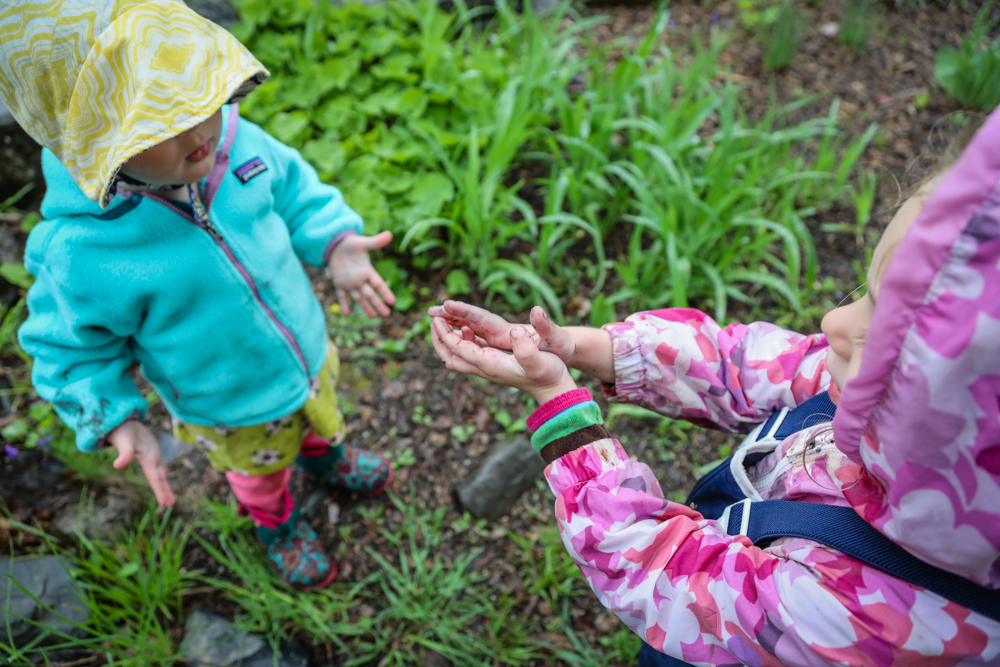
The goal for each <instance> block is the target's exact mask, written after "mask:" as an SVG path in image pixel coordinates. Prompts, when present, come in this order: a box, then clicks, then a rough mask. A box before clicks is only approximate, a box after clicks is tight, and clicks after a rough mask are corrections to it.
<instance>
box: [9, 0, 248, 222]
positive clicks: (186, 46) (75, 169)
mask: <svg viewBox="0 0 1000 667" xmlns="http://www.w3.org/2000/svg"><path fill="white" fill-rule="evenodd" d="M267 76H268V72H267V70H266V69H264V66H263V65H261V64H260V62H258V61H257V59H256V58H254V57H253V54H251V53H250V52H249V51H248V50H247V49H246V47H244V46H243V45H242V44H240V42H239V41H237V39H236V38H235V37H233V36H232V35H230V34H229V33H228V32H226V31H225V30H223V29H222V28H220V27H219V26H217V25H215V24H214V23H212V22H211V21H208V20H207V19H204V18H202V17H201V16H199V15H198V14H195V13H194V12H193V11H191V10H190V9H188V8H187V6H186V5H184V4H183V3H181V2H179V1H178V0H13V1H11V0H3V2H2V3H0V98H3V101H4V102H5V103H6V104H7V107H8V108H9V109H10V112H11V113H12V114H13V116H14V118H15V119H16V120H17V122H18V123H19V124H20V125H21V127H23V128H24V129H25V130H26V131H27V132H28V134H30V135H31V136H32V137H33V138H34V139H35V140H36V141H38V142H39V143H40V144H42V145H43V146H45V147H46V148H48V149H49V150H51V151H52V152H53V153H55V155H56V157H58V158H59V160H60V162H62V163H63V164H64V165H65V166H66V168H67V169H68V170H69V173H70V174H71V175H72V176H73V178H74V180H76V182H77V184H78V185H79V186H80V189H81V190H83V193H84V194H85V195H86V196H87V197H88V198H89V199H92V200H93V201H96V202H98V203H99V204H100V205H101V207H102V208H104V207H107V205H108V203H109V202H110V200H111V198H112V197H113V196H114V187H113V184H114V181H115V177H116V175H117V173H118V170H119V169H120V168H121V166H122V165H123V164H124V163H125V162H126V161H127V160H128V159H129V158H132V157H134V156H135V155H138V154H139V153H141V152H142V151H144V150H146V149H148V148H151V147H153V146H155V145H156V144H159V143H161V142H163V141H166V140H167V139H170V138H171V137H175V136H177V135H178V134H180V133H182V132H184V131H185V130H187V129H190V128H192V127H194V126H195V125H198V124H199V123H202V122H204V121H205V120H206V119H207V118H209V117H210V116H211V115H212V114H214V113H215V112H216V111H218V110H219V108H220V107H221V106H222V105H223V104H225V103H227V102H235V101H238V100H239V99H240V98H242V97H243V96H245V95H246V94H247V93H248V92H250V91H251V90H252V89H253V88H254V87H256V86H257V85H258V84H260V83H261V82H262V81H264V79H266V78H267Z"/></svg>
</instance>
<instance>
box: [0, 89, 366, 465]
mask: <svg viewBox="0 0 1000 667" xmlns="http://www.w3.org/2000/svg"><path fill="white" fill-rule="evenodd" d="M234 111H235V109H230V107H223V118H224V121H225V124H224V126H223V137H225V136H226V135H227V132H228V131H229V130H230V125H231V123H237V114H236V113H231V112H234ZM234 130H235V135H234V136H233V137H232V147H231V149H230V150H229V151H228V155H229V163H228V166H227V167H226V169H225V172H224V173H223V172H221V170H219V173H222V177H221V181H219V182H218V190H217V192H216V194H215V196H214V198H213V199H211V200H210V201H209V202H207V203H208V204H209V216H210V218H211V220H212V222H213V223H214V226H215V228H216V230H217V234H216V233H210V230H206V229H203V228H201V227H199V226H197V225H196V224H195V222H194V218H193V217H192V216H191V215H190V210H185V207H183V206H176V205H171V204H168V203H166V202H165V200H160V199H159V198H154V197H147V196H140V195H137V194H134V195H131V196H128V194H127V193H123V195H124V196H121V195H120V196H118V197H117V198H116V199H115V200H114V202H113V203H112V204H111V206H110V207H109V208H108V209H106V210H103V211H102V210H101V208H100V207H99V206H98V205H97V204H96V203H94V202H92V201H90V200H89V199H87V198H86V197H85V196H84V194H83V192H82V191H81V190H80V189H79V187H77V185H76V183H75V182H74V181H73V179H72V178H71V177H70V175H69V172H67V171H66V169H65V168H64V167H63V166H62V164H61V163H60V162H59V161H58V160H57V159H56V157H55V156H54V155H53V154H52V153H51V152H49V151H48V150H46V151H45V153H44V156H43V162H42V163H43V169H44V173H45V180H46V184H47V186H48V190H47V192H46V194H45V199H44V201H43V203H42V215H44V216H45V218H46V220H45V221H44V222H41V223H39V224H38V225H37V226H36V227H35V228H34V229H33V230H32V232H31V235H30V236H29V238H28V246H27V250H26V252H25V266H26V267H27V269H28V270H29V271H31V273H33V274H34V275H35V276H36V281H35V283H34V285H33V286H32V287H31V289H30V290H29V291H28V310H29V313H30V315H29V317H28V320H27V321H26V322H25V324H24V325H23V326H22V327H21V329H20V332H19V338H20V341H21V345H22V347H23V348H24V349H25V351H27V352H28V354H30V355H31V356H32V357H34V366H33V369H32V379H33V381H34V385H35V389H36V390H37V391H38V394H39V395H40V396H42V397H43V398H45V399H46V400H48V401H51V402H52V404H53V405H54V406H55V408H56V410H57V412H58V413H59V415H60V416H61V417H62V418H63V420H64V421H65V422H66V423H67V424H68V425H69V426H70V427H72V428H73V429H74V430H75V431H76V438H77V440H76V442H77V446H78V447H79V448H80V449H81V450H83V451H92V450H94V449H95V448H97V447H99V443H100V441H101V440H102V438H103V437H104V436H105V435H106V434H107V433H108V432H110V431H111V430H112V429H113V428H115V427H116V426H117V425H118V424H120V423H121V422H122V421H124V420H125V419H127V418H128V417H129V416H131V415H133V414H135V413H137V412H138V413H140V414H143V413H144V412H145V410H146V405H147V403H146V400H145V399H144V398H143V397H142V395H141V394H140V393H139V391H138V389H137V388H136V386H135V384H134V382H133V381H132V379H131V378H130V377H129V375H128V373H127V372H126V371H127V370H128V368H129V366H130V365H131V364H132V362H133V360H138V361H139V362H140V364H141V370H142V374H143V375H144V376H145V377H146V378H147V379H148V380H149V382H150V383H151V384H152V385H153V386H154V387H155V388H156V391H157V393H158V394H159V396H160V398H161V399H162V400H163V402H164V403H165V404H166V407H167V408H168V409H169V411H170V413H171V414H172V415H174V416H175V417H176V418H178V419H180V420H183V421H186V422H190V423H193V424H207V425H220V426H221V425H225V426H247V425H252V424H260V423H264V422H267V421H271V420H274V419H278V418H280V417H283V416H285V415H288V414H290V413H292V412H294V411H295V410H297V409H298V408H299V407H301V406H302V405H303V404H304V403H305V401H306V399H307V398H308V395H309V390H310V379H311V378H313V377H315V375H316V374H317V373H318V372H319V369H320V367H321V366H322V365H323V361H324V359H325V356H326V345H327V344H326V341H327V334H326V319H325V317H324V313H323V309H322V306H321V305H320V303H319V301H318V300H317V299H316V297H315V295H314V294H313V291H312V287H311V285H310V283H309V278H308V277H307V276H306V272H305V270H304V268H303V266H302V262H306V263H308V264H311V265H313V266H322V265H323V264H324V259H325V258H326V255H327V254H328V252H329V248H330V246H331V243H332V242H333V241H334V240H335V239H336V238H338V237H340V236H341V235H343V234H345V233H360V232H361V231H362V229H363V225H362V221H361V218H360V216H358V214H357V213H355V212H354V211H353V210H351V209H350V208H349V207H348V206H347V205H346V204H345V203H344V198H343V196H342V195H341V193H340V192H339V191H338V190H337V189H336V188H334V187H331V186H329V185H324V184H323V183H321V182H320V181H319V179H318V178H317V176H316V172H315V171H314V170H313V169H312V167H310V166H309V165H308V164H307V163H306V162H305V161H304V160H303V159H302V157H301V156H300V155H299V154H298V152H297V151H295V150H293V149H291V148H289V147H287V146H285V145H283V144H281V143H280V142H278V141H277V140H275V139H273V138H272V137H270V136H269V135H267V134H266V133H265V132H264V131H263V130H261V129H260V128H259V127H257V126H256V125H254V124H253V123H250V122H249V121H246V120H239V121H238V124H237V126H236V127H235V128H234ZM220 145H221V147H220V150H219V152H218V153H217V154H216V164H217V167H218V166H219V164H220V163H221V164H224V161H220V157H224V156H225V154H226V146H225V142H223V141H220ZM211 179H212V176H211V175H210V176H209V180H211ZM202 185H203V191H205V189H204V186H205V183H203V184H202ZM209 189H211V188H209ZM188 208H189V207H188Z"/></svg>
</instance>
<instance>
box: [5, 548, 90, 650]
mask: <svg viewBox="0 0 1000 667" xmlns="http://www.w3.org/2000/svg"><path fill="white" fill-rule="evenodd" d="M69 567H70V564H69V562H68V561H66V560H65V559H63V558H61V557H59V556H44V557H41V558H18V559H16V560H13V561H11V560H3V561H0V642H3V643H6V644H8V645H14V646H23V645H24V644H26V643H27V642H29V641H31V640H32V639H34V638H35V637H36V636H38V635H39V634H41V633H42V632H44V628H51V629H53V630H57V631H59V632H64V633H66V634H69V635H73V636H80V635H83V634H85V633H83V632H81V631H80V630H79V629H78V628H75V627H74V626H73V623H80V624H86V623H87V622H88V621H90V612H89V611H88V610H87V607H86V605H85V604H84V601H83V595H82V593H81V591H80V590H79V588H78V587H77V586H76V584H75V583H74V582H73V580H72V579H71V578H70V576H69V574H68V573H67V569H68V568H69ZM11 580H13V581H16V582H17V583H18V584H20V585H21V586H23V587H24V588H25V589H26V590H27V591H28V592H27V593H26V592H25V591H24V590H21V588H20V587H18V586H17V585H14V584H13V583H12V581H11ZM29 593H30V595H29ZM8 595H9V596H10V606H8V604H7V599H8V598H7V596H8ZM36 598H37V601H36ZM60 617H62V618H60ZM26 619H30V621H29V620H26ZM32 621H33V622H32ZM8 622H9V623H10V632H9V633H8V631H7V623H8ZM36 624H37V625H36ZM39 625H40V626H43V627H39ZM50 641H53V642H55V641H59V637H58V636H56V635H50Z"/></svg>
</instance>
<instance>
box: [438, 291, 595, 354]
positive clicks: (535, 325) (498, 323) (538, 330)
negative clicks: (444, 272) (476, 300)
mask: <svg viewBox="0 0 1000 667" xmlns="http://www.w3.org/2000/svg"><path fill="white" fill-rule="evenodd" d="M427 312H428V313H429V314H430V316H431V317H440V318H443V319H444V320H445V321H447V322H448V324H450V325H452V326H453V327H456V328H458V329H460V330H461V332H462V337H463V338H464V339H465V340H469V341H474V342H478V343H479V344H480V345H487V346H489V347H495V348H498V349H501V350H512V349H513V347H512V344H511V338H510V333H511V330H512V329H513V328H514V327H523V328H524V330H525V331H526V332H527V335H528V336H530V337H531V338H532V340H534V341H535V343H536V344H537V345H538V349H539V350H541V351H543V352H551V353H553V354H555V355H556V356H557V357H559V358H560V359H562V360H563V362H564V363H567V364H568V363H569V362H570V360H571V359H572V356H573V352H574V351H575V349H576V345H575V343H574V342H573V340H572V338H571V337H570V336H569V335H568V334H567V333H566V332H565V331H563V329H562V327H560V326H558V325H556V324H555V323H554V322H552V320H550V319H549V317H548V316H547V315H546V314H545V311H544V310H542V308H541V307H540V306H535V307H534V308H532V309H531V316H530V320H531V324H530V325H528V324H511V323H510V322H508V321H507V320H505V319H503V318H502V317H500V316H499V315H494V314H493V313H491V312H490V311H488V310H486V309H484V308H479V307H477V306H472V305H469V304H467V303H463V302H461V301H445V302H444V303H443V304H442V305H440V306H432V307H431V308H430V309H429V310H428V311H427Z"/></svg>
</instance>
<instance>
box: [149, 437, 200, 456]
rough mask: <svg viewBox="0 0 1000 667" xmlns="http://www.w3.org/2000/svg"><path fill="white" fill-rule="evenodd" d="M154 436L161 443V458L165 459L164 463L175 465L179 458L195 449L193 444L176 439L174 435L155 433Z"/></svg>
mask: <svg viewBox="0 0 1000 667" xmlns="http://www.w3.org/2000/svg"><path fill="white" fill-rule="evenodd" d="M153 434H154V435H155V436H156V440H157V441H158V442H159V443H160V456H162V457H163V462H164V463H173V462H174V461H176V460H177V457H179V456H181V455H182V454H186V453H187V452H189V451H191V450H192V449H193V448H194V447H193V446H192V445H191V443H189V442H184V441H183V440H178V439H177V438H175V437H174V434H173V433H167V432H166V431H154V432H153Z"/></svg>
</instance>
